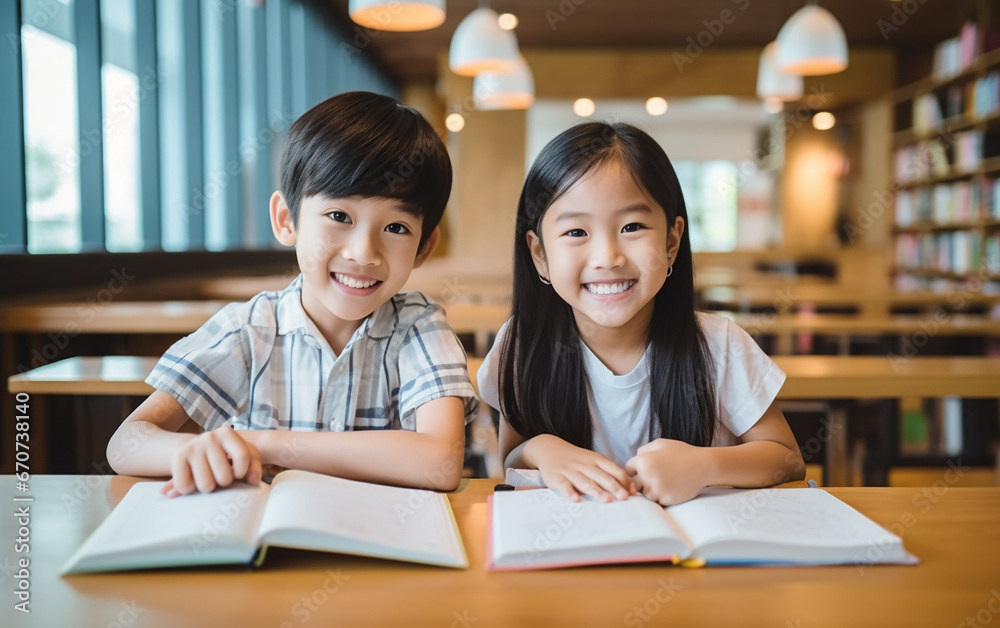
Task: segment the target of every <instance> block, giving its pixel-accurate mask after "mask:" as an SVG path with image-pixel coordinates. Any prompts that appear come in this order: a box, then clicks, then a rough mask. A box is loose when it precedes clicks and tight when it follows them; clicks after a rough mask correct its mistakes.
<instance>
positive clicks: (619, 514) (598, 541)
mask: <svg viewBox="0 0 1000 628" xmlns="http://www.w3.org/2000/svg"><path fill="white" fill-rule="evenodd" d="M492 525H493V558H494V563H495V564H497V565H515V564H529V565H530V564H532V563H534V564H539V563H544V562H549V561H550V560H551V561H556V562H564V561H568V562H573V561H584V560H589V559H600V558H612V557H614V556H620V557H622V558H628V557H631V558H637V557H639V556H641V555H642V550H641V549H640V548H643V547H644V548H645V553H646V554H649V555H658V556H661V557H666V556H669V555H672V554H686V553H687V545H686V543H685V542H684V541H683V540H682V539H681V538H680V537H679V536H678V535H677V534H676V532H675V531H674V529H673V527H672V526H671V524H670V522H669V521H668V519H667V518H666V517H665V516H664V515H663V509H662V508H661V507H660V506H659V505H657V504H655V503H653V502H651V501H649V500H648V499H646V498H644V497H641V496H635V497H631V498H629V499H627V500H624V501H614V502H610V503H602V502H596V501H586V500H585V501H582V502H571V501H569V500H568V499H566V498H564V497H562V496H561V495H559V493H557V492H556V491H554V490H551V489H537V490H527V491H503V492H497V493H494V495H493V521H492ZM614 547H624V548H627V550H626V551H627V552H628V553H627V554H622V552H617V553H616V552H615V551H613V549H612V548H614ZM543 557H549V558H543Z"/></svg>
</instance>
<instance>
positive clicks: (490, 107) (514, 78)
mask: <svg viewBox="0 0 1000 628" xmlns="http://www.w3.org/2000/svg"><path fill="white" fill-rule="evenodd" d="M472 99H473V101H474V102H475V104H476V109H482V110H484V111H494V110H497V109H527V108H528V107H530V106H531V105H533V104H534V103H535V77H534V76H533V75H532V74H531V68H530V67H529V66H528V62H527V61H525V59H524V56H523V55H520V54H519V55H517V64H516V65H515V67H514V70H513V71H512V72H508V73H506V74H500V73H497V72H480V73H479V74H477V75H476V78H475V79H474V80H473V81H472Z"/></svg>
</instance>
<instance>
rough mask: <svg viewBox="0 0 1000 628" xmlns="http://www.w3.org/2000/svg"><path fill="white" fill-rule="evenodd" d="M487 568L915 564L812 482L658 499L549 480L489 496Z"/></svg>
mask: <svg viewBox="0 0 1000 628" xmlns="http://www.w3.org/2000/svg"><path fill="white" fill-rule="evenodd" d="M490 499H491V501H490V510H491V517H490V530H489V538H490V547H489V549H488V551H487V568H489V569H492V570H497V571H502V570H527V569H551V568H555V567H569V566H574V565H591V564H601V563H630V562H646V561H672V562H679V561H688V563H689V564H705V563H707V564H786V565H827V564H864V565H868V564H873V563H897V564H913V563H916V562H917V560H916V558H915V557H913V556H912V555H910V554H908V553H907V552H906V551H905V550H904V549H903V543H902V540H901V539H900V538H899V537H898V536H896V535H895V534H892V533H891V532H889V531H888V530H886V529H885V528H882V527H881V526H879V525H878V524H876V523H875V522H874V521H872V520H870V519H868V518H867V517H865V516H864V515H862V514H861V513H859V512H858V511H856V510H854V509H853V508H851V507H850V506H849V505H847V504H846V503H844V502H842V501H840V500H839V499H837V498H836V497H834V496H832V495H830V494H829V493H827V492H825V491H823V490H820V489H815V488H801V489H795V488H782V489H759V490H749V491H747V490H742V491H737V490H724V489H708V490H706V491H704V492H703V493H702V494H701V495H700V496H699V497H697V498H695V499H693V500H691V501H689V502H686V503H683V504H678V505H676V506H671V507H669V508H663V507H662V506H660V505H659V504H657V503H655V502H653V501H650V500H648V499H646V498H644V497H641V496H636V497H631V498H629V499H627V500H624V501H616V502H611V503H599V502H594V501H583V502H570V501H569V500H567V499H565V498H563V497H561V496H560V495H559V494H558V493H557V492H555V491H553V490H551V489H545V488H542V489H534V490H524V491H520V490H519V491H503V492H497V493H494V495H493V496H492V497H491V498H490Z"/></svg>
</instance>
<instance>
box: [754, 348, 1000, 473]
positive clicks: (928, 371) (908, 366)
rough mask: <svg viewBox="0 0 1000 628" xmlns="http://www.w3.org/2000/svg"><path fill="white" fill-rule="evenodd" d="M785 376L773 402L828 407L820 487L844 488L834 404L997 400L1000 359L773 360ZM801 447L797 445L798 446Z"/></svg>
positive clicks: (843, 425) (841, 426) (840, 427)
mask: <svg viewBox="0 0 1000 628" xmlns="http://www.w3.org/2000/svg"><path fill="white" fill-rule="evenodd" d="M773 359H774V361H775V363H777V365H778V366H779V367H781V370H783V371H784V372H785V374H786V375H787V379H786V380H785V385H784V386H783V387H782V388H781V390H780V391H779V392H778V400H779V401H780V400H796V399H798V400H801V399H814V400H820V401H824V402H826V403H827V405H828V420H829V438H828V441H827V443H826V445H827V455H826V468H825V469H824V475H823V482H824V484H826V485H829V486H845V485H849V484H850V477H849V465H848V452H847V410H846V406H844V405H843V404H840V403H836V402H837V401H844V400H855V399H892V398H898V397H908V396H911V397H945V396H949V395H955V396H959V397H973V398H995V397H1000V357H985V356H983V357H980V356H972V357H916V358H911V359H905V358H899V359H891V358H888V357H879V356H811V355H809V356H774V358H773ZM801 444H802V443H800V445H801Z"/></svg>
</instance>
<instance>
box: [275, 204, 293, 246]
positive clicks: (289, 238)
mask: <svg viewBox="0 0 1000 628" xmlns="http://www.w3.org/2000/svg"><path fill="white" fill-rule="evenodd" d="M271 231H273V232H274V237H275V238H276V239H277V240H278V242H280V243H282V244H284V245H285V246H295V241H296V236H295V221H293V220H292V210H290V209H289V208H288V203H286V202H285V196H284V195H283V194H282V193H281V192H275V193H274V194H272V195H271Z"/></svg>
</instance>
